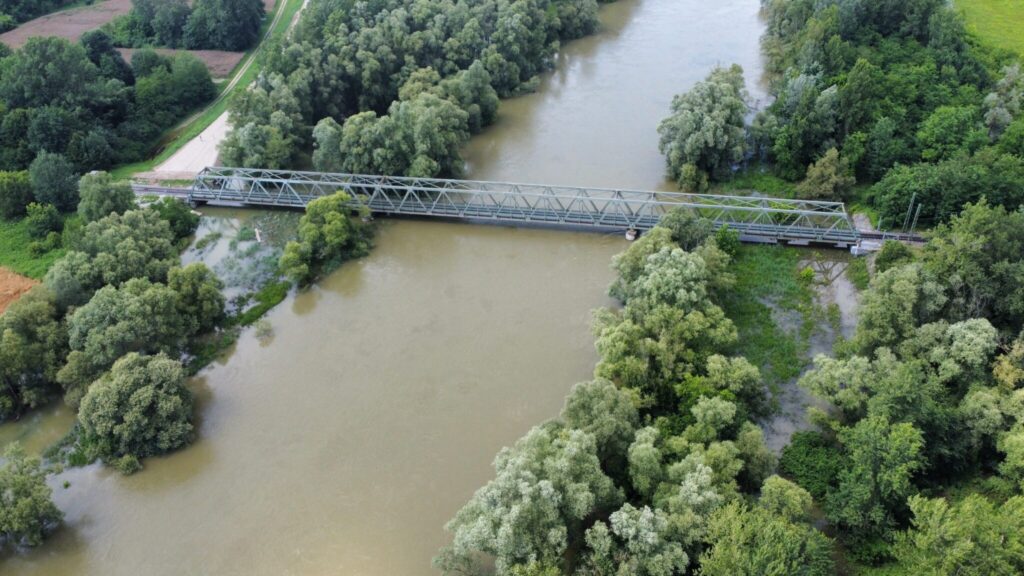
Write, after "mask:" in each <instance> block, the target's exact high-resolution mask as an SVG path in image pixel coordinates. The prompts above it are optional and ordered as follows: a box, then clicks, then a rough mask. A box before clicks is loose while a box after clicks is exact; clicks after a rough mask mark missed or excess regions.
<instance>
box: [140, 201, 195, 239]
mask: <svg viewBox="0 0 1024 576" xmlns="http://www.w3.org/2000/svg"><path fill="white" fill-rule="evenodd" d="M150 207H151V208H152V209H153V210H156V213H157V214H159V215H160V218H161V219H162V220H166V221H167V223H168V224H169V225H170V226H171V231H172V232H174V237H175V238H177V239H179V240H181V239H183V238H188V237H189V236H191V235H192V234H193V233H195V231H196V228H198V227H199V216H197V215H196V214H195V212H193V211H192V209H191V208H189V207H188V204H185V203H184V202H180V201H178V200H175V199H174V198H168V197H166V196H165V197H163V198H161V199H160V200H158V201H156V202H154V203H153V204H152V206H150Z"/></svg>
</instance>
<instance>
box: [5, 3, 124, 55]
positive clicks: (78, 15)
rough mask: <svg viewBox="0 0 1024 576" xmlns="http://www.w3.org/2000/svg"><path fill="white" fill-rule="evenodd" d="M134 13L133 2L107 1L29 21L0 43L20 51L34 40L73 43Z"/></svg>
mask: <svg viewBox="0 0 1024 576" xmlns="http://www.w3.org/2000/svg"><path fill="white" fill-rule="evenodd" d="M131 9H132V0H104V1H103V2H98V3H96V4H93V5H91V6H83V7H81V8H72V9H70V10H64V11H63V12H54V13H53V14H47V15H45V16H40V17H39V18H36V19H35V20H29V21H28V22H25V23H24V24H22V25H21V26H18V27H17V28H15V29H14V30H10V31H8V32H4V33H3V34H0V42H3V43H4V44H7V45H8V46H10V47H11V48H20V47H21V46H23V45H24V44H25V43H26V42H28V39H29V38H31V37H33V36H60V37H61V38H67V39H68V40H71V41H73V42H75V41H78V38H79V37H81V35H82V34H85V33H86V32H88V31H90V30H95V29H97V28H99V27H100V26H103V25H104V24H106V23H107V22H110V21H111V20H113V19H114V18H117V17H118V16H120V15H122V14H127V13H128V11H129V10H131Z"/></svg>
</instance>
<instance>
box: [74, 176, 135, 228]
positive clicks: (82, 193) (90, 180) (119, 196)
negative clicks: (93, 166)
mask: <svg viewBox="0 0 1024 576" xmlns="http://www.w3.org/2000/svg"><path fill="white" fill-rule="evenodd" d="M78 197H79V203H78V213H79V214H81V215H82V218H84V219H85V221H86V222H94V221H96V220H99V219H101V218H103V217H105V216H109V215H111V214H124V213H125V212H127V211H128V210H131V209H132V208H135V192H133V191H132V187H131V185H129V184H128V183H127V182H114V181H113V179H112V178H111V177H110V174H107V173H106V172H91V173H89V174H86V175H85V176H82V178H81V179H80V180H79V181H78Z"/></svg>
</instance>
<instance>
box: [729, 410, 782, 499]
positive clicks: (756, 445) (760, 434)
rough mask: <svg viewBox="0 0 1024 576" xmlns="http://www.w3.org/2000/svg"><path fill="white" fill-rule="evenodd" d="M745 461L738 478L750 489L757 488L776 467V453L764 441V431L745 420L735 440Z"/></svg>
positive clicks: (741, 458)
mask: <svg viewBox="0 0 1024 576" xmlns="http://www.w3.org/2000/svg"><path fill="white" fill-rule="evenodd" d="M734 443H735V444H736V448H737V449H738V450H739V452H740V460H742V461H743V469H742V470H741V471H740V474H739V477H738V480H739V483H740V486H741V487H742V488H744V489H746V490H748V491H755V490H757V489H758V488H759V487H760V486H761V485H762V483H763V482H764V481H765V478H768V476H769V475H770V474H771V473H772V471H773V470H774V469H775V454H773V453H772V451H771V450H770V449H769V448H768V446H767V445H766V444H765V442H764V431H762V430H761V428H760V426H758V425H757V424H754V423H753V422H743V423H742V424H740V428H739V431H738V432H736V440H735V441H734Z"/></svg>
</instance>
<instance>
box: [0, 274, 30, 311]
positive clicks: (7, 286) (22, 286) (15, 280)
mask: <svg viewBox="0 0 1024 576" xmlns="http://www.w3.org/2000/svg"><path fill="white" fill-rule="evenodd" d="M36 284H39V282H38V281H36V280H33V279H31V278H26V277H25V276H22V275H21V274H17V273H15V272H12V271H10V270H8V269H7V268H4V267H2V266H0V314H3V312H4V310H6V309H7V307H8V306H10V305H11V302H14V301H15V300H17V299H18V298H21V296H22V294H24V293H25V292H28V291H29V290H30V289H31V288H32V287H33V286H35V285H36Z"/></svg>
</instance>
